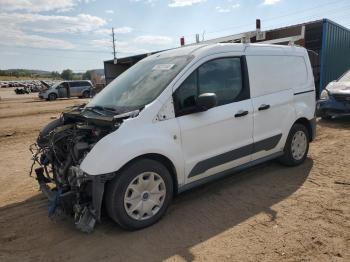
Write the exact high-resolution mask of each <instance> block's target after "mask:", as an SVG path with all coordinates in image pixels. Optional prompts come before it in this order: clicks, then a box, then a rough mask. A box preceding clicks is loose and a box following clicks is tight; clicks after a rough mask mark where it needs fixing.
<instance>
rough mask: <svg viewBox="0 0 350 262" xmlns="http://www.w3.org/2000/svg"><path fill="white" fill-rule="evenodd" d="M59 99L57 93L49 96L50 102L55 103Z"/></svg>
mask: <svg viewBox="0 0 350 262" xmlns="http://www.w3.org/2000/svg"><path fill="white" fill-rule="evenodd" d="M56 99H57V95H56V94H55V93H51V94H49V97H48V100H49V101H54V100H56Z"/></svg>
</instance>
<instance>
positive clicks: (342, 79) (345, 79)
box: [338, 70, 350, 82]
mask: <svg viewBox="0 0 350 262" xmlns="http://www.w3.org/2000/svg"><path fill="white" fill-rule="evenodd" d="M338 82H350V70H349V71H347V72H346V73H345V74H344V75H342V76H341V77H340V78H339V79H338Z"/></svg>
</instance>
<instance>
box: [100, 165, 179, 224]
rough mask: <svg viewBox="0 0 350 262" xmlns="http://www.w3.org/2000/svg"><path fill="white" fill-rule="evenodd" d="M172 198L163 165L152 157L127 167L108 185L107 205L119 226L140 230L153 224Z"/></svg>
mask: <svg viewBox="0 0 350 262" xmlns="http://www.w3.org/2000/svg"><path fill="white" fill-rule="evenodd" d="M172 197H173V181H172V178H171V175H170V173H169V171H168V169H167V168H166V167H164V166H163V165H162V164H161V163H159V162H157V161H154V160H151V159H141V160H138V161H136V162H134V163H132V164H131V165H129V166H127V167H126V168H125V169H124V170H123V171H121V172H120V173H119V174H117V175H116V177H115V178H114V179H113V180H112V181H111V182H110V183H109V184H108V185H107V190H106V198H105V201H106V208H107V212H108V214H109V216H110V217H111V218H112V219H113V220H114V221H115V222H117V223H118V224H119V225H120V226H121V227H123V228H125V229H129V230H135V229H141V228H144V227H148V226H150V225H152V224H154V223H156V222H157V221H158V220H159V219H160V218H161V217H162V216H163V215H164V214H165V212H166V210H167V208H168V206H169V204H170V202H171V199H172Z"/></svg>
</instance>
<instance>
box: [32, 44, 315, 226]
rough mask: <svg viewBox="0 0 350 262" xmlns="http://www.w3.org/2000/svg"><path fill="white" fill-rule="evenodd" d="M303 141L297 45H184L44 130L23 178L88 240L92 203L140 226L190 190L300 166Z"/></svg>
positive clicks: (305, 124) (307, 112) (305, 84)
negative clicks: (30, 178) (32, 176)
mask: <svg viewBox="0 0 350 262" xmlns="http://www.w3.org/2000/svg"><path fill="white" fill-rule="evenodd" d="M314 137H315V86H314V79H313V74H312V69H311V65H310V62H309V58H308V54H307V52H306V50H305V49H304V48H301V47H295V46H278V45H262V44H256V45H255V44H214V45H196V46H190V47H183V48H179V49H175V50H170V51H166V52H162V53H158V54H155V55H152V56H149V57H147V58H145V59H143V60H142V61H140V62H138V63H137V64H136V65H134V66H133V67H131V68H130V69H129V70H127V71H126V72H124V73H123V74H122V75H120V76H119V77H118V78H117V79H115V80H114V81H113V82H112V83H111V84H109V85H108V86H107V87H106V88H105V89H104V90H102V91H101V92H100V93H99V94H98V95H97V96H96V97H95V98H94V99H92V101H91V102H90V103H89V104H88V105H86V106H84V107H83V106H82V107H78V108H75V109H73V110H71V111H69V112H65V113H63V117H62V118H61V119H60V120H57V121H55V122H53V123H51V124H49V125H48V126H47V127H45V128H44V129H43V130H42V131H41V133H40V135H39V138H38V150H39V151H38V153H37V154H35V157H34V159H37V161H38V162H39V163H40V165H41V167H39V168H37V169H36V170H35V171H36V175H37V178H38V181H39V184H40V187H41V189H42V191H43V192H45V193H46V194H47V195H48V197H49V199H50V203H51V204H50V210H49V212H50V215H54V214H55V212H57V210H58V209H64V210H65V211H68V213H71V214H74V217H75V223H76V225H77V227H78V228H79V229H81V230H83V231H88V232H89V231H91V230H92V229H93V227H94V225H95V222H96V221H99V220H100V214H101V206H102V203H103V202H104V205H105V207H106V209H107V213H108V214H109V216H110V217H111V218H112V219H113V220H114V221H115V222H117V223H118V224H119V225H120V226H122V227H123V228H126V229H140V228H144V227H147V226H150V225H152V224H153V223H155V222H156V221H158V220H159V219H160V218H161V217H162V216H163V215H164V214H165V212H166V210H167V208H168V206H169V204H170V202H171V200H172V198H173V197H174V196H175V195H176V194H178V193H180V192H183V191H185V190H188V189H190V188H192V187H195V186H198V185H200V184H203V183H206V182H208V181H210V180H213V179H216V178H218V177H222V176H224V175H231V174H233V173H234V171H237V170H241V169H243V168H247V167H250V166H253V165H256V164H258V163H262V162H264V161H267V160H271V159H276V158H278V159H279V160H280V161H281V162H282V163H285V164H286V165H289V166H295V165H299V164H301V163H303V162H304V160H305V158H306V157H307V153H308V149H309V142H311V141H312V140H313V139H314ZM47 167H50V168H47ZM50 169H52V170H53V174H51V173H50V172H49V171H47V170H50ZM48 183H54V184H55V187H56V188H55V189H54V190H51V189H50V188H52V186H51V187H50V188H49V187H48V186H47V184H48ZM232 201H234V199H232Z"/></svg>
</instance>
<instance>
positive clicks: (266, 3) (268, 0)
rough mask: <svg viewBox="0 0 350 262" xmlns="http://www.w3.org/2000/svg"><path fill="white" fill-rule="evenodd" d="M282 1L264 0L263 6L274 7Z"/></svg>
mask: <svg viewBox="0 0 350 262" xmlns="http://www.w3.org/2000/svg"><path fill="white" fill-rule="evenodd" d="M280 1H281V0H264V3H263V5H274V4H277V3H278V2H280Z"/></svg>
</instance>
